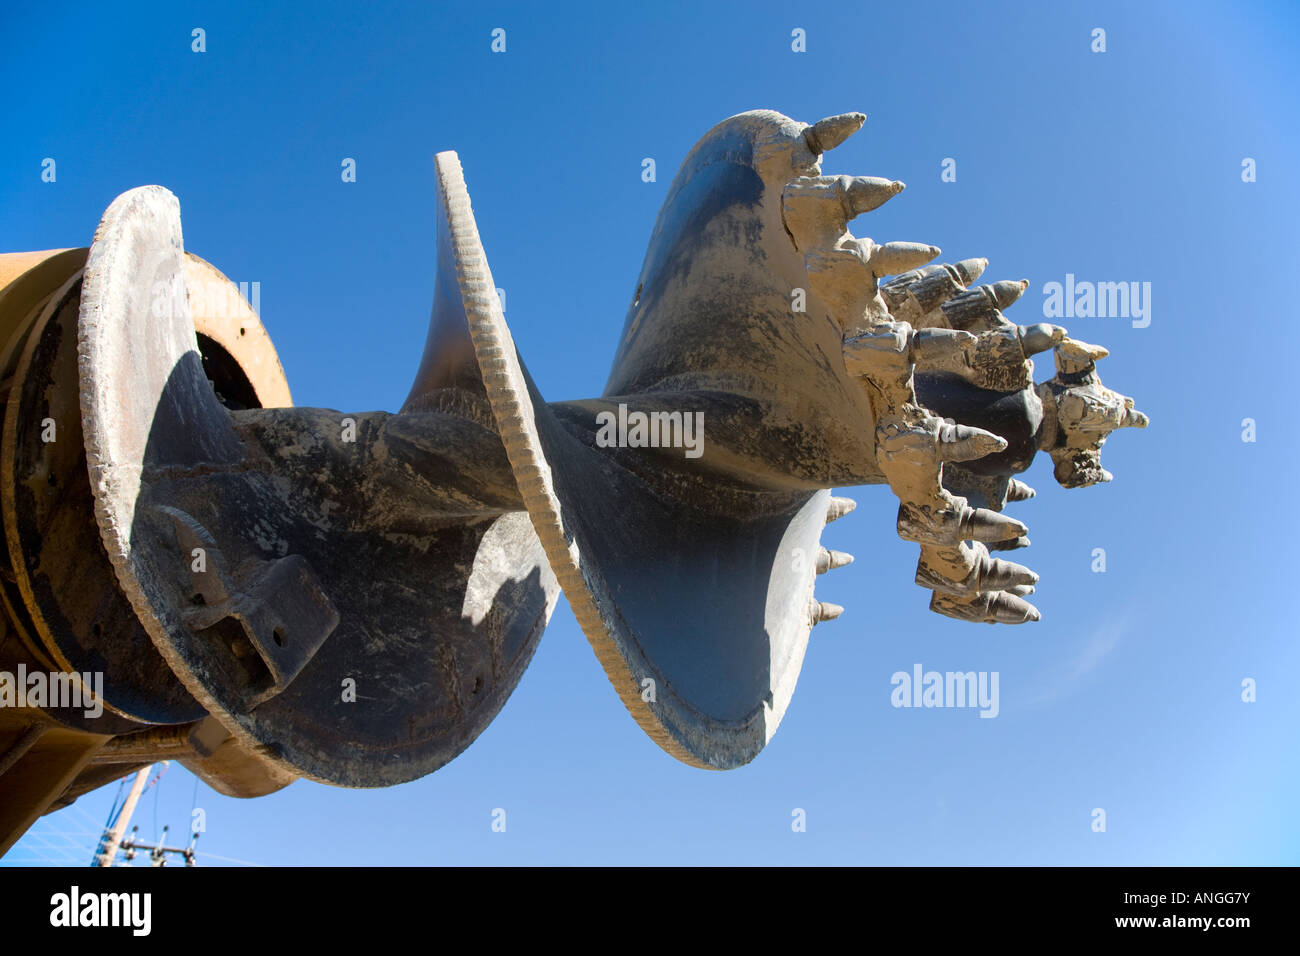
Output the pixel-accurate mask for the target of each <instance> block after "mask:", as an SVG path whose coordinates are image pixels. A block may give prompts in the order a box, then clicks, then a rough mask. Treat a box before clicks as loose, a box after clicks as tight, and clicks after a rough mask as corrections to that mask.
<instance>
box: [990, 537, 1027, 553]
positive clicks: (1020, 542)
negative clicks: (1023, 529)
mask: <svg viewBox="0 0 1300 956" xmlns="http://www.w3.org/2000/svg"><path fill="white" fill-rule="evenodd" d="M986 547H987V548H988V549H989V550H990V551H1016V550H1018V549H1019V548H1027V547H1029V536H1028V535H1025V534H1022V535H1021V536H1020V537H1018V538H1012V539H1011V540H1010V541H990V542H988V544H987V545H986Z"/></svg>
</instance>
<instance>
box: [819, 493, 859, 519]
mask: <svg viewBox="0 0 1300 956" xmlns="http://www.w3.org/2000/svg"><path fill="white" fill-rule="evenodd" d="M857 506H858V503H857V502H856V501H854V500H853V499H852V498H834V497H832V498H831V500H830V501H829V502H827V504H826V523H827V524H830V523H831V522H832V521H835V520H837V519H839V518H843V517H844V516H845V515H846V514H848V513H849V512H850V511H852V510H853V509H854V508H856V507H857Z"/></svg>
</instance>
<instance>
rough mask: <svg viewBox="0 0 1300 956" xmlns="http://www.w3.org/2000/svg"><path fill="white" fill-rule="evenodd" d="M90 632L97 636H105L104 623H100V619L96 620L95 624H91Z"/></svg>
mask: <svg viewBox="0 0 1300 956" xmlns="http://www.w3.org/2000/svg"><path fill="white" fill-rule="evenodd" d="M90 633H91V634H94V635H95V636H96V637H103V636H104V625H102V624H100V623H99V622H98V621H96V622H95V623H94V624H92V625H91V626H90Z"/></svg>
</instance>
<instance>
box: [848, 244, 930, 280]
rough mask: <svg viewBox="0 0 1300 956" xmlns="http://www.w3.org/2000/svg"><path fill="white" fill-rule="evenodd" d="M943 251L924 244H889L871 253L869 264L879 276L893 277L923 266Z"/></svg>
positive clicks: (877, 247) (878, 247)
mask: <svg viewBox="0 0 1300 956" xmlns="http://www.w3.org/2000/svg"><path fill="white" fill-rule="evenodd" d="M942 251H943V250H941V249H940V248H939V247H938V246H929V245H926V244H925V243H923V242H887V243H885V244H884V245H883V246H876V247H875V248H874V249H873V250H872V251H871V257H870V258H869V259H868V260H867V264H868V265H869V266H870V267H871V271H872V272H873V273H875V275H877V276H892V275H897V274H898V273H900V272H907V271H908V270H909V269H915V268H917V267H918V266H923V265H925V264H926V263H927V262H929V261H930V260H931V259H933V258H934V257H935V256H937V255H939V254H940V253H941V252H942Z"/></svg>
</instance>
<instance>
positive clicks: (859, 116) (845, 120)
mask: <svg viewBox="0 0 1300 956" xmlns="http://www.w3.org/2000/svg"><path fill="white" fill-rule="evenodd" d="M866 121H867V116H866V114H865V113H838V114H836V115H835V116H828V117H826V118H825V119H819V120H818V121H817V122H815V123H813V124H812V125H811V126H809V127H808V128H807V129H805V130H804V131H803V138H804V142H805V143H807V144H808V148H809V149H810V150H812V151H813V152H814V153H824V152H826V151H827V150H828V149H834V148H835V147H836V146H838V145H840V143H842V142H844V141H845V140H846V139H848V138H849V137H850V136H852V135H853V134H854V133H856V132H857V131H858V130H860V129H862V124H863V123H865V122H866Z"/></svg>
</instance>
